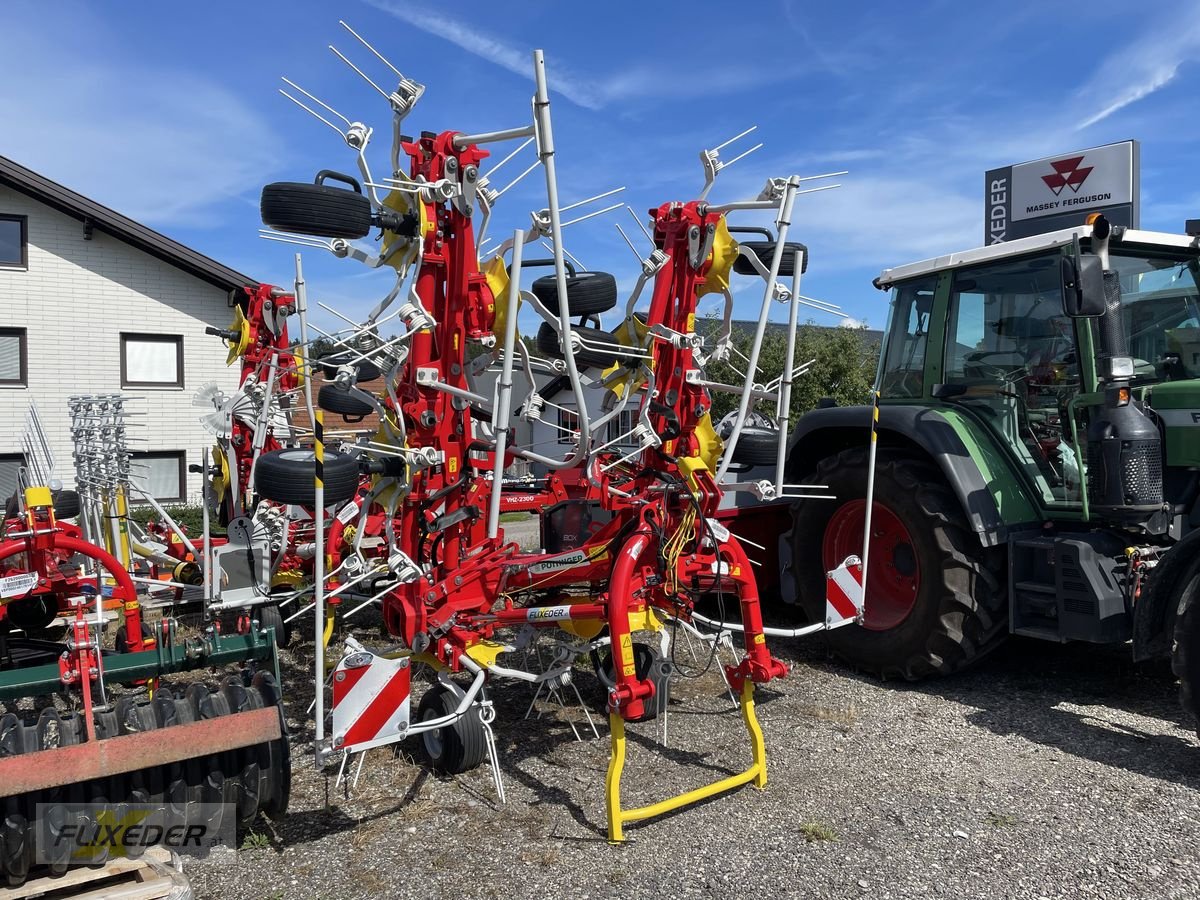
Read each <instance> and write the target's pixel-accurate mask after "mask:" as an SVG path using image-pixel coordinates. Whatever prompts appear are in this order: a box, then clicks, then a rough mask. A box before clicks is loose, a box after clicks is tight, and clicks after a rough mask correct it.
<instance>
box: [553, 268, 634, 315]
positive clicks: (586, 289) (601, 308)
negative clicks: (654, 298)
mask: <svg viewBox="0 0 1200 900" xmlns="http://www.w3.org/2000/svg"><path fill="white" fill-rule="evenodd" d="M532 288H533V295H534V296H535V297H537V298H538V299H539V300H541V301H542V305H543V306H545V307H546V309H548V310H550V312H552V313H557V312H558V311H559V307H558V279H557V278H555V277H554V276H553V275H543V276H542V277H541V278H538V279H536V280H535V281H534V282H533V285H532ZM616 305H617V279H615V278H613V276H611V275H609V274H608V273H607V272H576V273H575V274H574V275H570V274H568V275H567V313H568V314H569V315H572V316H594V315H598V314H599V313H605V312H608V311H609V310H610V309H612V308H613V307H614V306H616Z"/></svg>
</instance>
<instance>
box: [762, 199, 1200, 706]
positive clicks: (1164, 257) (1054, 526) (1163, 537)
mask: <svg viewBox="0 0 1200 900" xmlns="http://www.w3.org/2000/svg"><path fill="white" fill-rule="evenodd" d="M1195 224H1197V223H1193V222H1189V223H1188V225H1189V228H1188V235H1187V236H1184V235H1174V234H1164V233H1158V232H1148V231H1138V230H1133V229H1125V228H1120V227H1115V226H1112V225H1110V224H1109V223H1108V221H1107V220H1105V219H1104V218H1103V217H1091V220H1090V224H1088V225H1084V226H1081V227H1078V228H1072V229H1066V230H1062V231H1056V232H1053V233H1050V234H1043V235H1039V236H1036V237H1031V238H1025V239H1022V240H1017V241H1012V242H1010V243H1004V244H999V245H993V246H989V247H984V248H981V249H977V250H971V251H968V252H965V253H956V254H951V255H948V256H942V257H938V258H937V259H932V260H926V261H924V262H918V263H913V264H911V265H907V266H901V267H899V268H894V269H888V270H886V271H885V272H884V273H883V274H882V275H881V276H880V277H879V278H878V279H876V282H875V284H876V286H877V287H879V288H880V289H883V290H888V291H890V292H891V314H890V320H889V325H888V329H887V331H886V333H885V337H884V342H883V347H882V352H881V357H880V370H879V380H878V385H879V420H878V444H877V447H878V451H877V454H878V455H877V464H876V467H875V480H874V493H873V503H872V507H871V509H872V515H871V541H870V555H869V562H868V565H869V569H868V575H867V580H868V584H867V589H866V609H865V615H864V619H863V621H862V623H861V624H860V625H855V626H853V627H849V628H843V629H840V630H838V631H834V632H831V633H830V636H829V640H830V642H831V644H832V646H833V649H834V651H835V652H836V653H837V654H838V655H840V656H841V657H843V658H844V659H846V660H847V661H849V662H851V663H853V664H854V665H856V666H858V667H860V668H863V669H866V670H869V671H873V672H875V673H877V674H879V675H881V676H884V677H902V678H906V679H917V678H921V677H924V676H927V675H932V674H945V673H950V672H955V671H958V670H960V669H962V668H964V667H965V666H968V665H970V664H971V663H973V662H975V661H976V660H978V659H979V658H981V657H982V656H984V655H985V654H986V653H988V651H990V650H992V649H993V648H995V647H996V646H997V645H998V643H999V642H1000V641H1002V640H1003V639H1004V638H1005V636H1006V635H1008V634H1010V633H1011V634H1018V635H1026V636H1029V637H1036V638H1042V639H1045V640H1050V641H1059V642H1065V641H1090V642H1095V643H1113V642H1125V641H1130V642H1132V648H1133V656H1134V659H1135V660H1144V659H1151V658H1166V657H1170V658H1171V659H1172V663H1173V665H1174V670H1175V672H1176V673H1177V674H1178V676H1179V678H1180V680H1181V682H1182V689H1181V695H1182V700H1183V704H1184V707H1185V708H1186V709H1187V710H1188V712H1190V713H1191V714H1192V715H1193V716H1194V715H1195V714H1196V703H1197V696H1198V695H1200V599H1198V595H1200V238H1198V237H1197V236H1196V234H1200V230H1198V229H1197V228H1195V227H1193V225H1195ZM870 425H871V408H870V407H849V408H847V407H832V408H823V409H817V410H814V411H813V412H811V413H808V414H807V415H805V416H804V417H802V418H801V420H800V421H799V423H798V426H797V428H796V431H795V433H794V434H793V436H792V442H791V445H790V450H789V456H788V460H787V465H788V480H789V481H791V482H800V483H805V484H822V485H826V486H828V488H829V491H828V492H829V493H830V494H833V495H834V496H835V497H836V498H837V499H836V500H834V501H829V500H806V501H801V502H800V503H799V504H798V505H797V506H796V507H795V508H794V511H793V521H792V531H791V551H792V559H791V562H790V564H788V565H789V567H790V569H791V571H792V573H793V583H794V584H795V586H796V597H795V599H796V600H797V601H798V602H800V603H801V604H802V605H803V606H804V607H805V608H806V610H807V612H808V613H809V614H810V615H811V616H813V617H815V618H817V619H819V618H820V617H821V616H822V615H823V609H824V601H825V583H824V573H825V572H826V571H827V570H830V569H833V568H834V567H836V566H837V565H838V564H839V563H840V562H842V560H844V559H845V558H846V557H847V556H850V555H852V554H857V553H859V552H860V551H861V548H862V547H863V535H864V525H865V522H864V519H865V513H866V496H867V468H868V465H867V463H868V447H869V445H870V440H869V433H870ZM784 584H785V591H786V590H787V587H786V586H787V584H788V579H786V578H785V579H784Z"/></svg>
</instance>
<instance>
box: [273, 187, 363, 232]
mask: <svg viewBox="0 0 1200 900" xmlns="http://www.w3.org/2000/svg"><path fill="white" fill-rule="evenodd" d="M326 178H330V179H332V180H334V181H341V182H343V183H345V184H348V185H350V186H351V188H352V190H346V189H345V188H335V187H329V186H327V185H326V184H325V183H324V181H325V179H326ZM260 212H261V213H262V220H263V223H264V224H266V225H269V226H270V227H271V228H275V229H278V230H279V231H290V232H291V233H293V234H313V235H318V236H320V237H331V238H351V239H354V238H361V237H366V236H367V235H368V234H369V233H370V232H371V201H370V200H368V199H367V198H366V197H365V196H364V195H363V193H362V187H361V186H360V185H359V183H358V181H357V180H355V179H354V178H351V177H350V176H348V175H339V174H338V173H336V172H328V171H326V172H321V173H320V174H318V175H317V181H316V183H315V184H306V183H304V182H298V181H279V182H275V183H274V184H268V185H266V186H265V187H264V188H263V190H262V201H261V206H260Z"/></svg>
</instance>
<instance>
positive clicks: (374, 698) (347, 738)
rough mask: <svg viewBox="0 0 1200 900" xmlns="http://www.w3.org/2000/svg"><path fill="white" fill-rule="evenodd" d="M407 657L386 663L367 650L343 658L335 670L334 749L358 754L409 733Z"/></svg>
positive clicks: (399, 738)
mask: <svg viewBox="0 0 1200 900" xmlns="http://www.w3.org/2000/svg"><path fill="white" fill-rule="evenodd" d="M410 674H411V668H410V667H409V664H408V658H407V657H401V658H399V659H386V658H384V657H382V656H376V655H375V654H374V653H371V652H370V651H367V650H358V651H357V652H354V653H349V654H347V655H346V656H344V657H342V661H341V662H339V663H338V664H337V668H336V669H334V670H333V748H334V749H335V750H345V751H347V752H349V753H356V752H358V751H359V750H369V749H371V748H372V747H381V746H383V745H384V744H390V743H393V742H394V741H398V740H401V739H402V738H403V737H404V736H405V735H406V734H407V733H408V721H409V712H410V708H411V701H410V698H409V677H410Z"/></svg>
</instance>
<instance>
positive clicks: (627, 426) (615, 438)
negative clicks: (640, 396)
mask: <svg viewBox="0 0 1200 900" xmlns="http://www.w3.org/2000/svg"><path fill="white" fill-rule="evenodd" d="M637 422H638V413H637V410H636V409H623V410H621V411H620V412H619V413H617V417H616V418H615V419H613V420H612V421H611V422H609V423H608V436H607V438H606V440H607V441H608V442H609V444H611V445H612V446H613V447H637V446H639V444H638V439H637V438H636V437H634V436H633V435H632V434H630V432H631V431H633V428H634V426H635V425H637Z"/></svg>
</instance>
